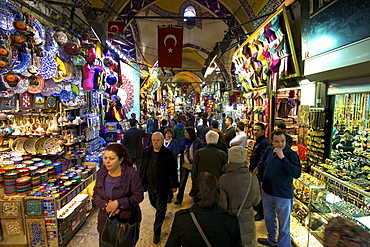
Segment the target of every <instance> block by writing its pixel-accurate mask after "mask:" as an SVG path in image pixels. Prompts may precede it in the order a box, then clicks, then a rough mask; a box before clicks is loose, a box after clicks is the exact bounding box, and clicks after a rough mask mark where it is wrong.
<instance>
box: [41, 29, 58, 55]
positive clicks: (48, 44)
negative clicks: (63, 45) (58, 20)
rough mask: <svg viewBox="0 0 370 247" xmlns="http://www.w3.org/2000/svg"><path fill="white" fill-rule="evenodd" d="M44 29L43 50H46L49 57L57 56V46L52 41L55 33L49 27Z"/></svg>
mask: <svg viewBox="0 0 370 247" xmlns="http://www.w3.org/2000/svg"><path fill="white" fill-rule="evenodd" d="M44 28H45V45H44V49H45V50H47V51H48V52H49V53H50V54H51V55H53V56H54V55H58V54H59V45H58V43H57V42H56V41H55V39H54V34H55V31H54V30H53V29H52V28H50V27H44Z"/></svg>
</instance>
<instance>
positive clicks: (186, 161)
mask: <svg viewBox="0 0 370 247" xmlns="http://www.w3.org/2000/svg"><path fill="white" fill-rule="evenodd" d="M202 147H203V142H202V141H201V140H200V139H199V138H198V137H196V135H195V130H194V128H193V127H186V129H185V134H184V138H183V139H181V143H180V148H179V151H180V154H181V155H180V166H181V167H180V187H179V192H178V193H177V197H176V201H175V204H176V205H179V204H181V203H182V200H183V199H184V192H185V187H186V182H187V181H188V177H189V173H190V171H191V170H192V168H193V163H194V153H195V152H196V151H197V150H198V149H200V148H202ZM190 193H192V192H190Z"/></svg>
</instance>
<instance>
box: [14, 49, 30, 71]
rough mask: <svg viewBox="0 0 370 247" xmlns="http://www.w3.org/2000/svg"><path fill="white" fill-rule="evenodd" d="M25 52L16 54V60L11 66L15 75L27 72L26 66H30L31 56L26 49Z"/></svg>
mask: <svg viewBox="0 0 370 247" xmlns="http://www.w3.org/2000/svg"><path fill="white" fill-rule="evenodd" d="M25 50H26V52H18V59H17V61H15V63H14V65H13V71H14V72H15V73H18V74H20V73H23V72H25V71H26V70H27V68H28V66H30V64H31V55H30V52H29V51H28V49H25Z"/></svg>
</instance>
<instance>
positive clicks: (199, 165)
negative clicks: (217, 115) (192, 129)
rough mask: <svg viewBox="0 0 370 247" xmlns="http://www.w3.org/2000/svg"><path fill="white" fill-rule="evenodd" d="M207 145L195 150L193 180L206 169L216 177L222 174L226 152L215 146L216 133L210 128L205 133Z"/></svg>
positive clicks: (225, 161) (216, 140)
mask: <svg viewBox="0 0 370 247" xmlns="http://www.w3.org/2000/svg"><path fill="white" fill-rule="evenodd" d="M206 141H207V145H206V146H205V147H204V148H201V149H199V150H198V151H197V152H195V156H194V165H193V170H192V177H193V181H195V179H196V177H197V176H198V174H199V173H201V172H202V171H207V172H210V173H212V174H213V175H215V176H216V178H217V179H219V178H220V177H221V175H222V174H223V167H224V165H226V163H227V153H225V152H224V151H222V150H220V149H218V148H217V142H218V134H217V133H216V132H215V131H213V130H210V131H208V133H207V134H206Z"/></svg>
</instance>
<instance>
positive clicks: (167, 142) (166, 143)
mask: <svg viewBox="0 0 370 247" xmlns="http://www.w3.org/2000/svg"><path fill="white" fill-rule="evenodd" d="M171 141H172V140H169V141H167V140H166V139H165V140H164V143H163V145H164V146H165V147H166V148H167V147H168V146H169V145H170V143H171Z"/></svg>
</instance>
